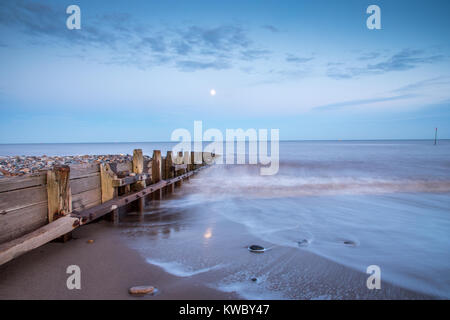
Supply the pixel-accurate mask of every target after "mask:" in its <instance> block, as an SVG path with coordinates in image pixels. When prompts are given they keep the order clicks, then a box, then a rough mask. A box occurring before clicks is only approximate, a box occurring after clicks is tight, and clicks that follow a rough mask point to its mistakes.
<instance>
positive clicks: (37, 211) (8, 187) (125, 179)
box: [0, 149, 215, 265]
mask: <svg viewBox="0 0 450 320" xmlns="http://www.w3.org/2000/svg"><path fill="white" fill-rule="evenodd" d="M214 158H215V155H214V154H212V153H207V152H203V153H201V152H185V153H179V154H177V155H176V156H173V155H172V152H171V151H168V152H167V154H166V156H165V157H163V156H161V151H159V150H155V151H153V156H152V157H151V158H145V157H144V156H143V153H142V150H141V149H136V150H134V152H133V158H132V161H125V162H121V163H114V162H112V163H92V164H85V165H75V166H55V167H53V168H52V169H51V170H46V171H42V172H39V173H37V174H32V175H27V176H19V177H11V178H2V179H0V265H2V264H4V263H6V262H8V261H10V260H12V259H14V258H15V257H17V256H19V255H21V254H23V253H25V252H27V251H30V250H32V249H35V248H37V247H39V246H41V245H43V244H45V243H47V242H50V241H52V240H55V239H57V238H59V239H61V240H63V241H64V240H67V239H68V238H70V234H71V231H72V230H73V229H75V228H78V227H80V226H82V225H84V224H86V223H89V222H91V221H93V220H95V219H98V218H100V217H105V218H107V219H108V220H110V221H112V222H113V223H118V222H119V217H120V214H119V213H127V212H129V211H135V212H138V213H139V214H141V215H142V214H143V212H144V208H145V204H146V202H147V201H152V200H161V199H163V197H164V195H166V194H170V193H172V192H173V191H174V189H175V187H180V186H181V185H182V183H183V181H184V180H189V177H190V176H192V175H193V174H195V173H196V172H198V171H199V170H201V169H203V168H205V167H206V166H207V165H210V164H212V163H213V161H214Z"/></svg>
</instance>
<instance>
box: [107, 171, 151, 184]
mask: <svg viewBox="0 0 450 320" xmlns="http://www.w3.org/2000/svg"><path fill="white" fill-rule="evenodd" d="M150 177H151V176H150V175H149V174H146V173H143V174H137V175H134V176H127V177H124V178H117V179H114V180H113V186H114V187H122V186H126V185H128V184H132V183H135V182H137V181H145V180H147V179H148V178H150Z"/></svg>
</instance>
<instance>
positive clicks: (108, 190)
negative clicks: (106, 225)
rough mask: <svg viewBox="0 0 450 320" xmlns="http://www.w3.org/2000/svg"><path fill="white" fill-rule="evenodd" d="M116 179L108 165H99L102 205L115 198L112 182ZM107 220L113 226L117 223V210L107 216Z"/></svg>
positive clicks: (115, 192) (115, 190)
mask: <svg viewBox="0 0 450 320" xmlns="http://www.w3.org/2000/svg"><path fill="white" fill-rule="evenodd" d="M115 178H117V176H116V175H115V173H114V172H113V170H112V169H111V167H110V165H109V164H108V163H102V164H100V179H101V187H102V203H105V202H106V201H109V200H112V199H113V198H114V197H115V196H117V193H118V191H117V189H116V188H114V187H113V180H114V179H115ZM107 219H108V220H110V221H112V222H113V223H114V224H118V223H119V209H118V208H117V206H116V208H115V209H113V210H112V211H111V213H109V214H108V216H107Z"/></svg>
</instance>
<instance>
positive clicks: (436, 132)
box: [434, 128, 437, 145]
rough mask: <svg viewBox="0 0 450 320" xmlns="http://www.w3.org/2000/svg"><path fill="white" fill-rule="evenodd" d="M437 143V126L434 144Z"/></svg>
mask: <svg viewBox="0 0 450 320" xmlns="http://www.w3.org/2000/svg"><path fill="white" fill-rule="evenodd" d="M436 143H437V128H436V131H435V132H434V145H436Z"/></svg>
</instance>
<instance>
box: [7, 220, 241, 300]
mask: <svg viewBox="0 0 450 320" xmlns="http://www.w3.org/2000/svg"><path fill="white" fill-rule="evenodd" d="M91 239H92V240H94V243H92V244H90V243H88V240H91ZM72 264H75V265H78V266H79V267H80V269H81V290H76V289H74V290H68V289H67V286H66V281H67V278H68V277H69V274H66V268H67V267H68V266H69V265H72ZM138 285H152V286H155V287H157V288H158V289H159V290H160V292H159V293H158V294H157V295H154V296H150V295H147V296H143V297H133V296H131V295H130V294H129V293H128V289H129V288H130V287H132V286H138ZM206 297H208V298H210V299H232V298H236V295H233V294H226V293H222V292H220V291H217V290H212V289H210V288H208V287H206V286H204V285H202V283H201V282H199V281H197V280H196V279H189V278H188V279H186V278H179V277H175V276H172V275H170V274H168V273H166V272H164V271H163V270H161V269H160V268H158V267H156V266H152V265H150V264H148V263H146V261H145V260H144V259H143V258H142V257H141V256H140V255H139V254H138V253H137V252H136V251H135V250H132V249H130V248H128V247H127V246H125V245H124V244H123V237H121V236H120V232H119V229H117V228H114V227H113V226H111V224H110V223H108V222H106V221H100V222H98V223H92V224H90V225H87V226H84V227H82V228H79V229H76V230H75V231H74V239H73V240H70V241H69V242H66V243H56V242H52V243H49V244H46V245H44V246H42V247H40V248H37V249H36V250H34V251H32V252H29V253H27V254H25V255H22V256H20V257H19V258H17V259H15V260H13V261H10V262H9V263H7V264H5V265H3V266H0V299H187V298H189V299H205V298H206Z"/></svg>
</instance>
